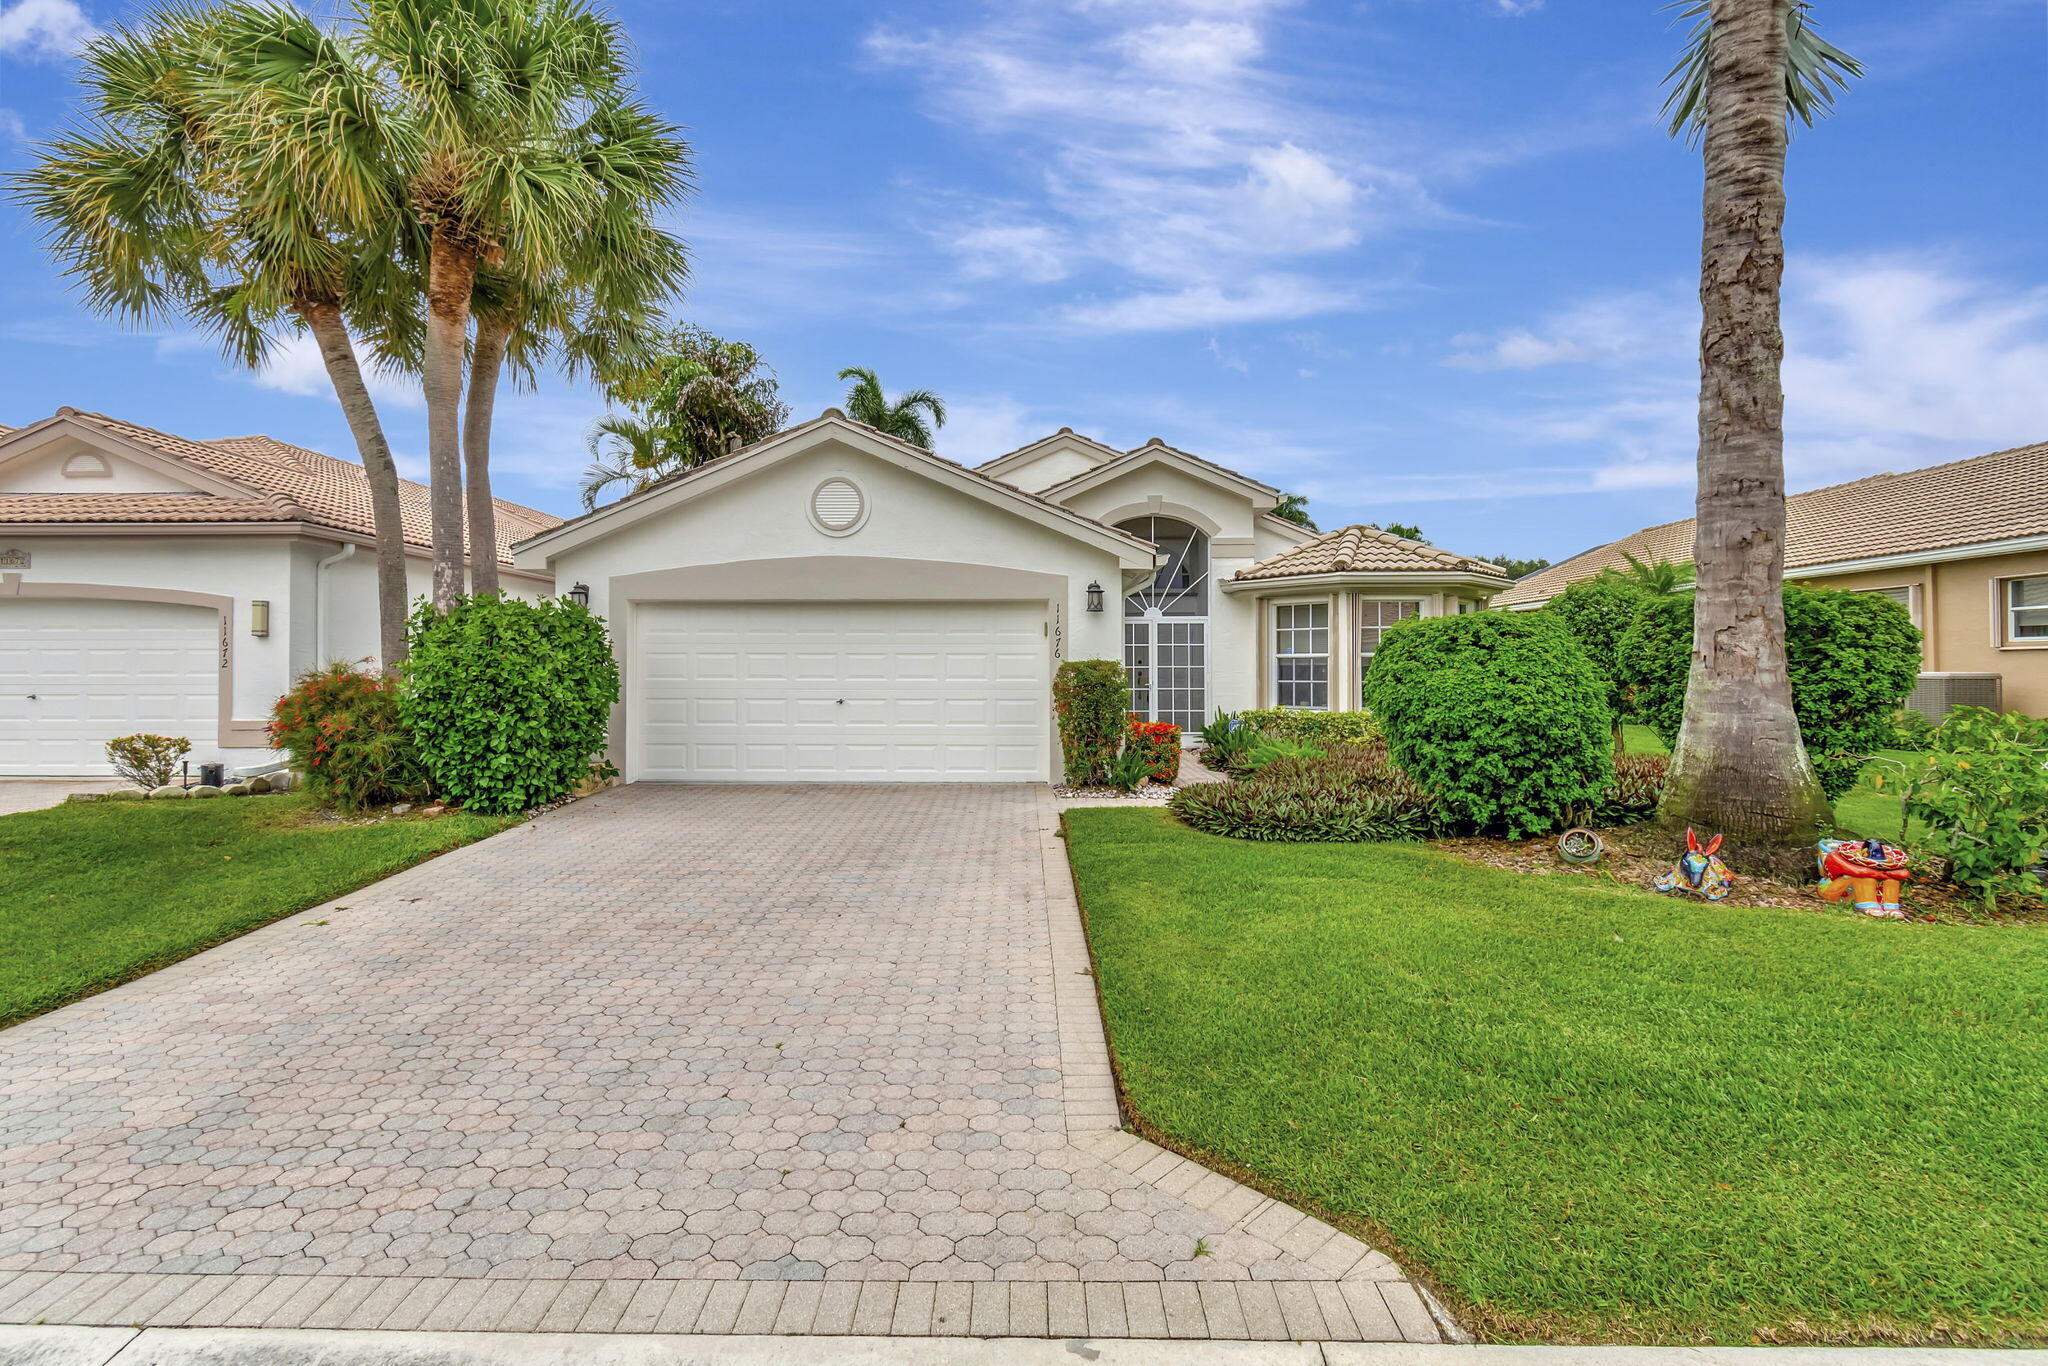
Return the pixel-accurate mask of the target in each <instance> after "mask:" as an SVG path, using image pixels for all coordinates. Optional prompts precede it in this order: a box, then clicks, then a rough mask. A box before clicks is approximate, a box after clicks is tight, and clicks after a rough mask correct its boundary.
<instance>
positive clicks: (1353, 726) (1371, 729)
mask: <svg viewBox="0 0 2048 1366" xmlns="http://www.w3.org/2000/svg"><path fill="white" fill-rule="evenodd" d="M1237 715H1238V719H1239V720H1240V721H1242V722H1244V723H1245V724H1246V725H1248V726H1250V727H1251V728H1252V729H1254V730H1256V731H1258V732H1259V733H1260V734H1261V735H1264V736H1266V737H1267V738H1268V739H1272V740H1299V741H1302V742H1303V743H1305V744H1311V745H1360V744H1368V743H1371V742H1372V741H1375V740H1378V739H1379V738H1380V727H1379V722H1377V721H1375V720H1373V718H1372V713H1371V712H1364V711H1301V710H1298V709H1296V708H1294V707H1265V708H1262V709H1260V710H1257V711H1243V712H1239V713H1238V714H1237Z"/></svg>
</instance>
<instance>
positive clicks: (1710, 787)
mask: <svg viewBox="0 0 2048 1366" xmlns="http://www.w3.org/2000/svg"><path fill="white" fill-rule="evenodd" d="M1809 10H1810V6H1809V5H1808V3H1807V0H1687V3H1685V4H1684V5H1683V6H1682V7H1681V13H1682V14H1683V15H1684V16H1685V17H1687V18H1691V19H1694V20H1696V21H1697V22H1696V24H1695V26H1694V29H1693V32H1692V38H1691V42H1690V44H1689V46H1688V50H1687V52H1686V55H1685V56H1684V57H1683V58H1682V59H1681V60H1680V62H1679V63H1678V65H1677V66H1676V67H1674V68H1673V69H1672V73H1671V80H1672V81H1673V83H1674V85H1673V90H1672V94H1671V98H1670V100H1669V101H1668V102H1667V105H1666V110H1667V112H1668V113H1669V114H1670V116H1671V120H1672V123H1671V126H1672V129H1673V131H1674V133H1677V132H1681V131H1686V130H1695V131H1697V132H1698V133H1699V134H1700V136H1701V141H1702V143H1703V145H1704V151H1705V160H1706V193H1705V201H1704V232H1703V235H1702V248H1701V263H1700V264H1701V269H1700V308H1701V329H1700V417H1699V435H1700V444H1699V495H1698V509H1697V517H1696V519H1695V523H1694V528H1695V530H1694V541H1693V561H1694V567H1695V571H1696V574H1695V577H1696V582H1697V584H1698V592H1697V594H1696V596H1695V598H1694V607H1693V661H1692V675H1691V678H1690V679H1689V681H1688V683H1687V686H1686V696H1685V718H1684V721H1683V723H1682V725H1681V727H1680V729H1679V733H1678V743H1677V746H1676V748H1675V752H1674V754H1673V756H1672V766H1671V777H1670V781H1669V783H1668V785H1667V786H1666V788H1665V795H1664V801H1663V806H1662V812H1663V814H1664V817H1665V819H1666V820H1668V821H1671V822H1673V823H1682V822H1692V823H1696V824H1700V825H1704V826H1707V827H1711V828H1712V829H1714V830H1716V831H1719V832H1723V833H1725V834H1726V835H1727V837H1728V841H1729V844H1730V845H1731V846H1732V847H1733V853H1734V856H1735V859H1736V860H1737V861H1738V862H1739V863H1744V864H1747V865H1748V866H1750V867H1758V868H1761V867H1770V868H1773V869H1778V870H1783V871H1788V872H1789V871H1792V870H1793V869H1794V868H1796V867H1798V866H1799V864H1800V863H1801V861H1803V860H1805V859H1807V858H1810V857H1811V853H1810V851H1811V849H1812V840H1813V837H1814V832H1815V831H1816V830H1817V829H1818V827H1819V825H1820V823H1821V821H1823V820H1824V819H1826V817H1827V814H1828V809H1827V803H1826V801H1825V799H1824V798H1823V797H1822V795H1821V790H1820V785H1819V783H1818V782H1817V781H1816V780H1815V778H1814V773H1813V766H1812V764H1811V763H1810V762H1809V761H1808V759H1807V756H1806V749H1805V746H1804V745H1803V744H1802V743H1801V741H1800V736H1799V721H1798V718H1797V717H1796V716H1795V715H1794V714H1793V710H1792V687H1791V682H1790V679H1789V678H1788V676H1787V673H1786V658H1785V611H1784V597H1783V591H1782V589H1783V582H1784V566H1785V467H1784V445H1785V432H1784V407H1785V403H1784V389H1783V385H1782V379H1781V374H1780V371H1781V369H1782V366H1783V361H1784V353H1785V338H1784V333H1783V331H1782V330H1781V328H1780V324H1779V293H1780V285H1781V282H1782V279H1783V276H1784V265H1785V244H1784V222H1785V142H1786V137H1787V135H1788V131H1789V130H1788V127H1787V124H1788V119H1789V117H1790V116H1793V115H1796V116H1798V117H1799V118H1800V119H1801V120H1802V121H1804V122H1806V123H1808V124H1811V123H1812V122H1813V120H1814V119H1815V118H1817V117H1820V116H1822V115H1824V114H1826V113H1827V112H1828V110H1829V109H1830V108H1831V106H1832V104H1833V100H1834V91H1835V89H1836V88H1838V87H1840V86H1842V85H1844V84H1846V81H1847V79H1848V78H1849V77H1851V76H1855V75H1857V74H1859V72H1860V68H1859V67H1858V66H1857V64H1856V63H1855V62H1854V60H1853V59H1851V58H1849V57H1847V56H1845V55H1844V54H1843V53H1841V52H1839V51H1838V50H1836V49H1835V48H1833V47H1830V46H1829V45H1828V44H1826V43H1824V42H1822V41H1821V40H1820V39H1819V38H1818V37H1817V36H1816V35H1815V34H1814V32H1813V29H1812V25H1811V23H1810V21H1809V19H1808V17H1807V16H1808V13H1809Z"/></svg>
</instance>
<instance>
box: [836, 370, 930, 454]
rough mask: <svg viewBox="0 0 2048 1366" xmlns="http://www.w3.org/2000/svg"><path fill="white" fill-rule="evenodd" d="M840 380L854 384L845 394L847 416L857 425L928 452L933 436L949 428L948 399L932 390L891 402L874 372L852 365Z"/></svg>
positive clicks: (909, 394)
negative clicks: (941, 429) (942, 428)
mask: <svg viewBox="0 0 2048 1366" xmlns="http://www.w3.org/2000/svg"><path fill="white" fill-rule="evenodd" d="M839 378H841V379H850V380H852V381H853V387H852V388H851V389H848V390H847V391H846V415H847V416H848V417H850V418H852V419H853V420H854V421H855V422H862V423H865V424H867V425H868V426H870V427H873V428H874V429H875V430H876V431H878V432H882V433H884V434H886V435H888V436H893V437H895V438H896V439H897V440H899V441H908V442H909V443H910V444H911V445H913V446H916V447H917V448H918V449H920V450H927V451H928V450H930V449H931V448H932V434H933V433H934V432H935V431H937V430H938V429H939V428H940V427H943V426H945V425H946V404H945V400H943V399H941V398H940V397H939V396H938V395H937V394H935V393H933V392H932V391H931V390H929V389H912V390H911V391H910V392H909V393H907V394H903V395H901V396H900V397H898V398H897V399H896V401H895V402H893V403H892V402H890V401H889V396H888V395H887V394H885V393H883V392H882V381H881V380H879V379H877V378H876V377H875V372H874V371H872V370H868V369H865V368H863V367H861V366H858V365H850V366H848V367H847V368H846V369H844V370H841V371H840V372H839Z"/></svg>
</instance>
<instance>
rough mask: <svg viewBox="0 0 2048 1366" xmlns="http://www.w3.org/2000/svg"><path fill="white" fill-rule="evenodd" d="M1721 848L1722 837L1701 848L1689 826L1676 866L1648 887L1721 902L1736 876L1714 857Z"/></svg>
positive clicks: (1709, 841) (1696, 836)
mask: <svg viewBox="0 0 2048 1366" xmlns="http://www.w3.org/2000/svg"><path fill="white" fill-rule="evenodd" d="M1720 847H1721V837H1720V836H1719V835H1716V836H1714V837H1713V838H1712V839H1710V840H1708V841H1707V844H1706V847H1705V848H1704V849H1703V848H1701V847H1700V837H1699V836H1698V835H1695V834H1694V833H1693V831H1692V827H1691V826H1687V827H1686V828H1685V852H1684V853H1683V854H1680V855H1679V856H1678V863H1677V865H1676V866H1675V867H1674V868H1672V870H1671V871H1670V872H1668V873H1660V874H1658V875H1657V877H1656V878H1655V879H1653V880H1652V881H1651V883H1650V885H1651V886H1653V887H1655V888H1656V889H1657V890H1658V891H1660V892H1691V893H1692V894H1693V895H1694V896H1702V897H1705V898H1706V899H1707V900H1709V901H1722V900H1725V899H1726V898H1727V896H1728V890H1729V888H1731V887H1733V886H1734V885H1735V875H1734V874H1733V873H1730V872H1729V871H1728V865H1727V864H1725V863H1723V862H1721V860H1719V859H1717V858H1715V857H1714V851H1715V850H1717V849H1719V848H1720Z"/></svg>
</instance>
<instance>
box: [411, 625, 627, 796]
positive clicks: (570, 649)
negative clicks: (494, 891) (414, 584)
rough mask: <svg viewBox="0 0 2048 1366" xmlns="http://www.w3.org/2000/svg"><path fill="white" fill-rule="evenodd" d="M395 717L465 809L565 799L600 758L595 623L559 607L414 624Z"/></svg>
mask: <svg viewBox="0 0 2048 1366" xmlns="http://www.w3.org/2000/svg"><path fill="white" fill-rule="evenodd" d="M411 641H412V649H411V653H410V656H409V658H408V659H407V661H406V666H405V717H406V720H407V721H408V722H409V723H410V724H411V726H412V730H413V734H414V736H415V737H417V739H418V743H419V747H420V754H421V757H422V758H423V759H424V760H425V761H426V766H427V771H428V772H430V773H431V774H432V775H433V778H434V782H435V783H436V784H437V785H438V786H439V787H440V789H441V791H443V792H444V793H446V794H447V795H448V796H449V797H451V798H453V799H454V800H455V801H458V802H460V803H461V804H462V805H464V806H466V807H468V808H470V809H471V810H474V811H482V812H490V813H499V814H502V813H508V812H513V811H524V810H527V809H529V808H532V807H535V806H541V805H544V804H545V803H547V802H551V801H554V800H555V799H556V798H558V797H561V796H564V795H566V794H567V793H568V792H569V791H570V790H571V789H572V788H574V787H575V786H576V785H577V784H578V783H579V782H582V781H583V780H584V779H585V778H587V777H588V776H589V775H590V772H591V760H592V758H593V756H596V755H599V754H601V753H602V752H603V750H604V747H605V739H606V731H607V727H608V724H609V721H610V717H611V709H612V704H613V703H615V702H617V701H618V700H619V670H618V665H617V664H616V663H615V662H614V661H613V659H612V651H611V644H610V642H609V640H608V639H607V638H606V635H605V629H604V622H603V620H602V619H601V618H599V617H596V616H593V615H592V614H591V613H590V612H589V611H588V610H587V609H585V608H582V607H579V606H577V605H576V604H575V603H573V602H571V601H569V599H567V598H560V599H557V600H555V601H552V602H537V603H536V602H523V601H521V600H519V599H517V598H505V597H496V596H489V595H485V596H479V597H473V598H463V599H460V600H458V601H457V603H456V604H455V606H454V607H453V608H452V609H451V610H450V611H449V612H447V613H446V614H445V615H443V614H440V613H437V612H435V611H434V610H433V608H432V607H431V606H430V605H427V604H422V605H421V607H420V609H419V610H418V611H417V612H415V613H414V614H413V619H412V624H411Z"/></svg>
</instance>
